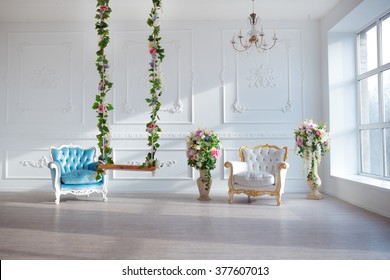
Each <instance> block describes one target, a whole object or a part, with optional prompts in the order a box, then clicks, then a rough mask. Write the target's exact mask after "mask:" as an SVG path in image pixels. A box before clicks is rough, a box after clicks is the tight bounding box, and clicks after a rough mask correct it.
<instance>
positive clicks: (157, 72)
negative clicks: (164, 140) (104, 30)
mask: <svg viewBox="0 0 390 280" xmlns="http://www.w3.org/2000/svg"><path fill="white" fill-rule="evenodd" d="M161 1H162V0H152V2H153V7H152V9H151V12H150V14H149V18H148V20H147V24H148V25H149V26H150V27H152V29H153V30H152V33H151V34H150V35H149V37H148V41H149V54H150V55H151V62H150V63H149V65H150V68H149V82H150V84H151V88H150V97H149V98H146V102H148V104H149V107H151V109H152V111H151V112H150V121H149V122H148V123H147V124H146V132H148V133H149V136H148V146H149V147H150V152H149V153H148V154H147V156H146V160H145V163H144V164H143V166H155V167H157V165H158V163H157V159H156V158H155V154H156V152H157V149H158V148H159V147H160V144H159V143H158V142H157V141H158V139H159V138H160V136H159V133H160V132H161V128H160V127H159V125H158V124H157V121H158V120H159V119H160V118H159V116H158V111H159V110H160V107H161V103H160V101H159V97H160V96H161V94H162V92H163V82H162V78H161V68H160V67H161V63H162V61H163V60H164V57H165V55H164V49H163V48H162V47H161V44H160V43H161V37H160V18H159V11H160V10H161Z"/></svg>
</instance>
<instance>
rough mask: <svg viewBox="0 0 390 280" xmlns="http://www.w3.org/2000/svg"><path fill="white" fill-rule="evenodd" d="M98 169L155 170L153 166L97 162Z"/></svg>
mask: <svg viewBox="0 0 390 280" xmlns="http://www.w3.org/2000/svg"><path fill="white" fill-rule="evenodd" d="M97 168H98V169H104V170H123V171H126V170H127V171H152V172H153V171H156V170H157V168H156V167H155V166H148V167H146V166H145V167H142V166H141V165H129V164H99V165H98V167H97Z"/></svg>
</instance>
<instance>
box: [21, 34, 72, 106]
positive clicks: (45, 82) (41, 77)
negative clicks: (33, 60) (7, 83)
mask: <svg viewBox="0 0 390 280" xmlns="http://www.w3.org/2000/svg"><path fill="white" fill-rule="evenodd" d="M55 47H62V48H63V49H64V50H65V52H66V54H67V59H68V61H69V63H70V65H69V70H68V77H67V78H68V79H67V80H68V83H69V85H68V87H69V91H68V94H67V100H68V102H67V103H66V106H65V107H62V109H60V110H61V111H62V112H63V113H69V112H72V111H73V108H74V105H73V104H72V78H71V76H72V75H71V73H70V72H71V71H72V67H71V61H72V43H71V42H62V43H48V44H41V43H39V44H33V43H27V42H22V43H19V44H18V54H19V57H18V60H19V69H18V70H19V72H18V80H19V83H18V93H17V94H18V103H17V105H16V108H17V111H18V112H19V113H23V112H26V111H40V110H42V108H36V107H31V106H29V105H27V104H28V102H25V101H24V100H23V94H22V90H21V87H22V86H23V83H22V79H21V77H22V70H23V69H24V68H23V66H24V65H23V61H24V60H25V59H26V58H25V57H24V56H25V54H26V49H28V48H34V49H42V48H55ZM57 66H58V67H60V65H57ZM61 66H62V65H61ZM32 74H33V76H32V77H30V80H28V81H25V82H26V83H27V85H26V86H28V87H29V88H34V89H37V90H39V89H41V90H42V89H45V90H49V89H56V88H58V85H59V83H61V82H63V81H62V78H61V75H60V74H59V73H58V71H57V69H53V68H52V67H51V66H47V65H45V66H42V67H38V68H35V69H33V70H32ZM52 110H53V108H51V107H50V106H46V107H45V111H52ZM54 110H56V109H54Z"/></svg>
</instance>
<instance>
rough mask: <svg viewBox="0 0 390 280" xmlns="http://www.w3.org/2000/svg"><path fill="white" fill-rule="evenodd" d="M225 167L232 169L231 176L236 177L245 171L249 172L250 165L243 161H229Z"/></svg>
mask: <svg viewBox="0 0 390 280" xmlns="http://www.w3.org/2000/svg"><path fill="white" fill-rule="evenodd" d="M225 167H226V168H230V169H231V171H230V174H231V175H234V174H237V173H240V172H243V171H248V163H246V162H243V161H227V162H225Z"/></svg>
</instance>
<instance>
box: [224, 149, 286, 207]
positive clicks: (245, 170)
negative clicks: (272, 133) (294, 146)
mask: <svg viewBox="0 0 390 280" xmlns="http://www.w3.org/2000/svg"><path fill="white" fill-rule="evenodd" d="M287 156H288V149H287V147H283V148H280V147H278V146H274V145H268V144H267V145H259V146H256V147H253V148H249V147H248V146H243V147H241V148H240V158H241V161H227V162H225V167H226V168H230V175H229V183H228V184H229V203H232V202H233V195H234V194H241V193H243V194H246V195H247V196H248V200H249V198H250V197H251V196H261V195H270V196H275V197H276V203H277V205H278V206H279V205H280V204H281V203H282V194H283V193H284V186H285V181H286V175H287V169H288V167H289V164H288V163H287Z"/></svg>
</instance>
